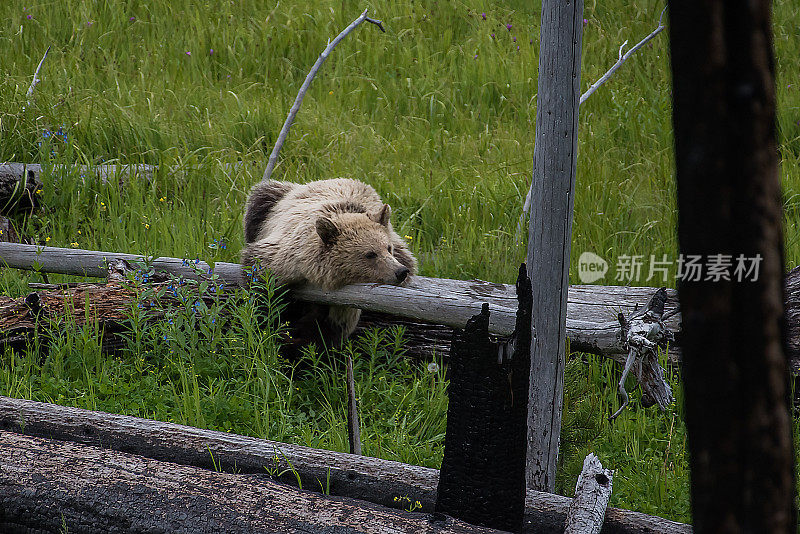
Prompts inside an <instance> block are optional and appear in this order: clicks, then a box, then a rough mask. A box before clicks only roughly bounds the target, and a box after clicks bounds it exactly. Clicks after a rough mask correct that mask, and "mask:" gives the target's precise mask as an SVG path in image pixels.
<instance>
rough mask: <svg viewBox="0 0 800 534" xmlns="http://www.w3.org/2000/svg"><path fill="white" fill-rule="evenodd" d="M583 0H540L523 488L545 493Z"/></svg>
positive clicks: (555, 400)
mask: <svg viewBox="0 0 800 534" xmlns="http://www.w3.org/2000/svg"><path fill="white" fill-rule="evenodd" d="M582 22H583V0H571V1H556V0H544V1H543V2H542V28H541V33H540V41H541V46H540V52H539V92H538V96H537V100H536V144H535V147H534V152H533V161H534V164H533V186H532V192H533V196H532V206H531V219H530V227H529V231H528V256H527V263H528V277H529V278H530V279H531V280H535V281H536V283H535V284H533V309H534V310H535V311H534V314H533V320H532V322H531V329H532V336H531V339H532V341H531V373H530V398H529V400H528V460H527V467H526V473H527V477H526V478H527V483H528V487H529V488H532V489H536V490H540V491H550V492H552V491H553V489H554V488H555V479H556V460H557V457H558V442H559V435H560V432H561V407H562V403H563V389H564V360H565V356H564V350H565V347H564V343H565V339H566V337H567V332H566V318H567V290H568V288H569V253H570V242H571V239H572V206H573V202H574V192H575V168H576V161H577V159H576V158H577V149H578V135H577V132H578V99H579V97H580V94H581V93H580V79H581V36H582V29H583V25H582Z"/></svg>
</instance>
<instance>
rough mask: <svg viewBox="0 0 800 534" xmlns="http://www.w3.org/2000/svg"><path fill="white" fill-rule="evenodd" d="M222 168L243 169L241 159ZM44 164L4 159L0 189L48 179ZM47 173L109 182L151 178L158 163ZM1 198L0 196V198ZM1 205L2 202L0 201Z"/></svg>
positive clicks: (175, 171)
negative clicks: (73, 175) (67, 174)
mask: <svg viewBox="0 0 800 534" xmlns="http://www.w3.org/2000/svg"><path fill="white" fill-rule="evenodd" d="M197 168H200V167H199V166H195V165H191V166H177V167H170V168H169V169H167V172H169V173H170V174H171V175H176V176H183V175H184V174H185V173H186V170H187V169H197ZM223 168H224V169H225V170H226V171H227V172H233V171H238V170H240V169H242V168H243V164H242V163H241V162H238V163H233V164H227V163H226V164H223ZM47 169H48V167H43V166H42V165H40V164H38V163H14V162H6V163H0V188H2V187H4V185H3V184H12V187H13V183H15V182H20V181H27V182H36V183H38V184H39V185H41V184H42V183H44V182H46V181H48V180H46V179H44V178H47V176H44V177H43V176H42V173H43V172H44V171H46V170H47ZM49 169H51V171H50V172H52V173H54V174H59V173H70V172H77V173H78V175H79V176H81V177H82V178H87V177H91V178H95V179H98V180H100V181H101V182H102V183H107V182H110V181H113V182H118V183H122V182H124V181H125V180H126V179H128V178H130V177H132V176H133V177H140V178H144V179H146V180H148V181H149V180H151V179H152V178H153V175H154V174H156V173H157V172H158V170H159V166H158V165H149V164H146V163H130V164H103V165H53V166H52V167H49ZM0 198H1V197H0ZM0 206H2V204H0Z"/></svg>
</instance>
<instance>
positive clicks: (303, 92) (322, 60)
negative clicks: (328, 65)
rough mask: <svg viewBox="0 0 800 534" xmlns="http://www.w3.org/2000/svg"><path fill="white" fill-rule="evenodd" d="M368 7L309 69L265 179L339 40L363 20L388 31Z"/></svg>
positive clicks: (284, 126)
mask: <svg viewBox="0 0 800 534" xmlns="http://www.w3.org/2000/svg"><path fill="white" fill-rule="evenodd" d="M367 11H368V10H367V9H365V10H364V12H363V13H361V15H360V16H359V17H358V18H357V19H356V20H354V21H353V22H351V23H350V25H349V26H348V27H347V28H345V29H344V30H342V33H340V34H339V35H337V36H336V38H335V39H334V40H333V41H331V42H329V43H328V46H326V47H325V50H323V51H322V53H321V54H320V55H319V57H318V58H317V61H316V63H314V66H313V67H311V71H309V73H308V76H306V79H305V81H304V82H303V85H302V86H300V91H299V92H298V93H297V98H295V99H294V104H292V108H291V109H290V110H289V116H288V117H286V122H284V123H283V128H281V133H280V134H279V135H278V140H277V141H276V142H275V147H274V148H273V149H272V154H270V155H269V161H268V162H267V169H266V170H265V171H264V177H263V178H262V180H263V181H267V180H269V179H270V176H272V171H273V170H275V165H277V164H278V154H279V153H280V151H281V148H282V147H283V143H284V142H285V141H286V136H288V135H289V129H290V128H291V127H292V123H294V118H295V116H296V115H297V112H298V110H299V109H300V104H302V103H303V97H304V96H306V92H307V91H308V88H309V87H310V86H311V82H312V81H313V80H314V77H315V76H316V75H317V72H318V71H319V69H320V67H322V64H323V63H325V60H326V59H328V56H329V55H330V53H331V51H332V50H333V48H334V47H335V46H336V45H337V44H339V42H340V41H341V40H342V39H344V38H345V37H347V34H348V33H350V32H351V31H353V30H354V29H356V28H357V27H358V26H359V25H360V24H361V23H362V22H364V21H367V22H371V23H372V24H375V25H376V26H377V27H378V28H380V30H381V31H382V32H386V30H384V29H383V23H382V22H381V21H379V20H375V19H371V18H369V17H368V16H367Z"/></svg>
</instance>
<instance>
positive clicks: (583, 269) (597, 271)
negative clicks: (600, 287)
mask: <svg viewBox="0 0 800 534" xmlns="http://www.w3.org/2000/svg"><path fill="white" fill-rule="evenodd" d="M607 272H608V262H607V261H606V260H604V259H603V258H601V257H600V256H598V255H597V254H595V253H594V252H584V253H583V254H581V257H580V258H578V278H580V281H581V282H583V283H584V284H591V283H592V282H597V281H598V280H600V279H601V278H603V277H604V276H605V275H606V273H607Z"/></svg>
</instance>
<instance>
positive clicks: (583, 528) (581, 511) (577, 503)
mask: <svg viewBox="0 0 800 534" xmlns="http://www.w3.org/2000/svg"><path fill="white" fill-rule="evenodd" d="M613 478H614V472H613V471H612V470H611V469H605V468H604V467H603V464H601V463H600V460H599V459H598V458H597V456H595V455H594V453H591V452H590V453H589V454H588V455H587V456H586V458H585V459H584V460H583V470H582V471H581V474H580V475H579V476H578V483H577V484H576V485H575V498H574V499H572V502H571V503H570V505H569V511H568V512H567V520H566V524H565V526H564V534H599V533H600V530H601V529H602V528H603V520H604V519H605V516H606V508H607V507H608V500H609V499H610V498H611V485H612V482H613Z"/></svg>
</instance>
